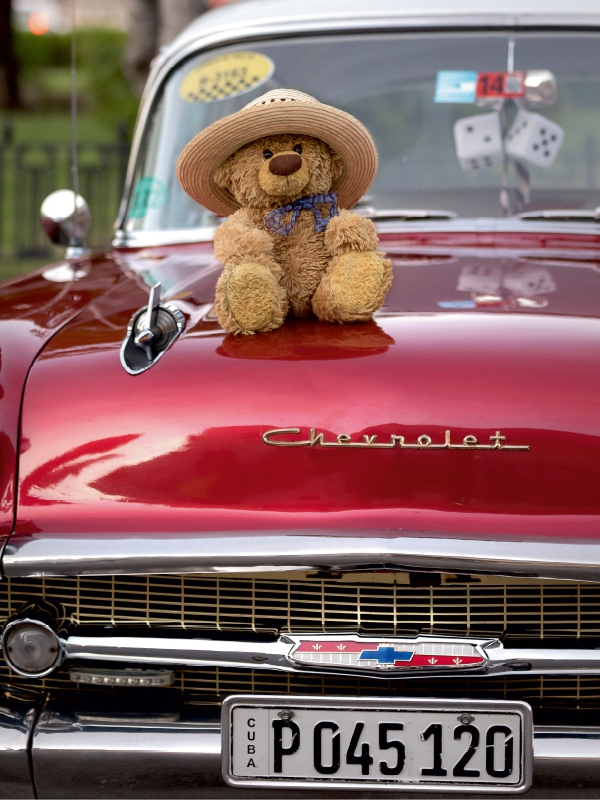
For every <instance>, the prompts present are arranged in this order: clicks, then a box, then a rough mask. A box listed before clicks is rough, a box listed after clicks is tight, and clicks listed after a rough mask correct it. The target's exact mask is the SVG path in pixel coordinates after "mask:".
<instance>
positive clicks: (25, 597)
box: [0, 573, 600, 639]
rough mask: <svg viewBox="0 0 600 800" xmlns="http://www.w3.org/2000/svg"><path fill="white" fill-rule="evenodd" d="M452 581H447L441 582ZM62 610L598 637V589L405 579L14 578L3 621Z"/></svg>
mask: <svg viewBox="0 0 600 800" xmlns="http://www.w3.org/2000/svg"><path fill="white" fill-rule="evenodd" d="M444 580H446V578H444ZM32 601H44V602H46V603H50V604H52V605H53V606H55V607H56V608H57V610H58V612H59V615H60V617H61V619H62V621H63V623H64V625H69V624H77V625H114V626H144V627H150V628H172V629H188V630H220V631H236V630H237V631H240V630H242V631H244V630H245V631H271V632H274V633H278V632H335V631H358V632H363V633H373V634H377V633H381V634H384V635H392V634H408V635H412V634H414V633H417V632H421V633H436V634H443V633H449V634H457V635H475V636H501V635H503V634H506V633H508V634H514V635H516V636H526V637H528V638H535V639H547V638H551V637H565V638H590V637H597V636H599V635H600V584H594V583H577V582H574V581H528V580H527V579H522V580H517V579H514V580H512V579H511V580H506V581H503V580H502V579H495V580H494V581H492V580H490V579H484V580H482V581H481V582H477V579H475V580H474V581H473V582H470V583H455V582H450V581H449V582H444V583H442V585H441V586H431V587H418V586H411V585H409V583H408V579H407V575H406V574H405V573H400V574H398V575H396V576H391V575H387V576H386V575H378V574H376V573H373V574H371V575H370V576H368V579H367V578H362V579H358V578H356V577H351V576H344V578H343V579H340V580H335V579H331V578H317V577H302V576H299V577H294V578H289V577H288V578H285V577H269V578H265V577H256V578H247V577H246V578H240V577H205V576H194V575H151V576H102V577H77V578H45V579H44V578H36V579H33V578H28V579H8V580H5V581H1V582H0V618H2V619H4V620H5V619H7V618H8V617H9V616H11V615H12V614H15V613H16V612H18V610H19V608H21V607H22V606H23V605H25V604H26V603H30V602H32Z"/></svg>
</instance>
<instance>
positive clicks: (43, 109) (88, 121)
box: [0, 0, 235, 280]
mask: <svg viewBox="0 0 600 800" xmlns="http://www.w3.org/2000/svg"><path fill="white" fill-rule="evenodd" d="M232 1H235V0H76V24H77V97H78V107H79V116H78V140H79V170H80V179H79V180H80V192H81V194H82V195H83V197H85V199H86V200H87V202H88V203H89V205H90V208H91V212H92V230H91V233H90V236H89V244H90V246H92V247H101V246H103V245H106V244H108V243H109V242H110V239H111V234H112V224H113V222H114V219H115V216H116V212H117V208H118V204H119V201H120V197H121V190H122V186H123V182H124V178H125V171H126V168H127V159H128V156H129V146H130V141H131V135H132V132H133V125H134V123H135V117H136V113H137V107H138V103H139V98H140V95H141V93H142V90H143V88H144V83H145V81H146V78H147V75H148V70H149V67H150V62H151V61H152V59H153V58H154V56H155V55H156V53H157V52H158V50H159V48H160V47H162V46H164V45H167V44H169V43H170V42H171V41H172V40H173V39H174V38H175V37H176V36H177V34H178V33H179V32H180V31H181V30H183V28H184V27H185V26H186V25H187V24H188V23H189V22H191V21H192V20H193V19H195V18H196V17H197V16H199V15H200V14H203V13H204V12H206V11H207V10H209V9H210V8H214V7H215V6H219V5H225V4H226V3H227V2H232ZM70 29H71V0H0V280H3V279H4V278H8V277H11V276H13V275H16V274H19V273H22V272H26V271H29V270H31V269H35V268H36V267H38V266H42V265H43V264H44V263H47V262H48V260H50V259H51V258H53V257H55V258H56V257H60V254H61V253H62V251H55V252H53V251H52V248H51V246H50V244H49V242H48V239H47V238H46V236H45V235H44V234H43V232H42V230H41V228H40V225H39V209H40V205H41V203H42V200H43V199H44V198H45V197H46V195H48V194H50V192H52V191H54V190H55V189H66V188H70V184H69V181H70V178H69V149H70V137H71V121H70V113H69V108H70V88H71V75H70V47H71V37H70Z"/></svg>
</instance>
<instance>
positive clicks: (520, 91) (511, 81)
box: [476, 72, 525, 98]
mask: <svg viewBox="0 0 600 800" xmlns="http://www.w3.org/2000/svg"><path fill="white" fill-rule="evenodd" d="M524 94H525V73H524V72H480V73H479V75H478V76H477V89H476V97H485V98H502V97H523V95H524Z"/></svg>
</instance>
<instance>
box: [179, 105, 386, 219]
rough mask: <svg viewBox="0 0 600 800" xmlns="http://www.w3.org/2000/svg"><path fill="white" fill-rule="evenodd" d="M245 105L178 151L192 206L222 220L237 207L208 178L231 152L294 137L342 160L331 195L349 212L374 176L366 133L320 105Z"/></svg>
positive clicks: (352, 121)
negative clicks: (304, 138)
mask: <svg viewBox="0 0 600 800" xmlns="http://www.w3.org/2000/svg"><path fill="white" fill-rule="evenodd" d="M285 105H286V107H285V109H284V108H283V107H282V106H278V104H277V103H273V104H271V103H269V104H268V105H267V106H266V107H265V106H263V105H255V106H249V107H247V108H243V109H242V110H241V111H238V112H236V113H235V114H232V115H231V116H229V117H224V118H223V119H220V120H217V122H214V123H213V124H212V125H210V126H209V127H208V128H205V129H204V130H203V131H201V132H200V133H199V134H198V135H197V136H195V137H194V138H193V139H192V141H191V142H189V143H188V144H187V145H186V146H185V148H184V149H183V151H182V153H181V155H180V156H179V158H178V160H177V178H178V179H179V182H180V184H181V186H182V187H183V189H184V190H185V191H186V192H187V193H188V194H189V195H190V197H192V198H193V199H194V200H195V201H196V202H197V203H200V205H202V206H204V207H205V208H208V209H209V210H210V211H213V212H214V213H215V214H218V215H219V216H221V217H226V216H228V215H229V214H231V213H232V212H233V211H236V210H237V209H238V208H239V207H240V205H239V203H238V202H237V201H236V200H235V198H234V197H233V196H232V195H231V194H230V193H229V192H228V191H227V190H225V189H222V188H221V187H219V186H217V185H216V184H215V183H214V181H213V175H214V172H215V170H216V169H217V167H218V166H220V165H221V164H222V163H223V162H224V161H225V160H226V159H227V158H228V157H229V156H230V155H231V154H232V153H235V151H236V150H239V149H240V147H244V145H247V144H249V143H250V142H253V141H255V140H256V139H261V138H262V137H263V136H274V135H278V134H286V133H291V134H298V135H304V136H312V137H314V138H315V139H320V140H321V141H323V142H325V143H326V144H328V145H329V146H330V147H331V148H332V150H334V151H335V152H336V153H337V154H338V155H339V156H340V158H341V159H342V162H343V164H344V170H343V173H342V175H341V176H340V178H338V180H337V181H336V184H335V185H334V186H332V187H331V188H332V191H337V193H338V202H339V205H340V208H352V206H354V205H355V204H356V203H357V202H358V201H359V200H360V198H361V197H362V196H363V194H364V193H365V192H366V190H367V188H368V187H369V186H370V184H371V183H372V181H373V179H374V177H375V174H376V172H377V149H376V147H375V142H374V141H373V139H372V137H371V134H370V133H369V131H368V130H367V129H366V128H365V126H364V125H363V124H362V123H361V122H359V121H358V120H357V119H356V118H355V117H353V116H352V115H351V114H347V113H346V112H345V111H341V110H340V109H338V108H334V107H333V106H327V105H324V104H323V103H306V102H300V101H296V102H294V103H286V104H285Z"/></svg>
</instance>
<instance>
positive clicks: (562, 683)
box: [0, 662, 600, 710]
mask: <svg viewBox="0 0 600 800" xmlns="http://www.w3.org/2000/svg"><path fill="white" fill-rule="evenodd" d="M72 666H75V664H74V663H70V664H69V665H68V666H63V667H61V668H60V669H58V670H57V671H56V672H55V673H53V674H52V675H50V676H49V677H47V678H43V679H42V680H35V681H33V680H23V678H20V677H19V676H18V675H15V674H14V673H12V672H11V671H10V670H9V668H8V667H7V666H6V664H4V663H3V662H0V684H3V685H10V686H13V687H15V688H21V689H29V690H31V689H34V688H38V689H42V690H44V691H47V692H49V693H50V694H51V695H53V696H54V697H57V696H62V697H65V696H67V695H69V694H72V695H75V694H76V693H77V692H78V690H79V686H78V685H77V684H75V683H73V682H72V681H71V680H70V679H69V669H70V668H71V667H72ZM84 666H86V667H89V666H90V663H89V662H87V663H86V664H85V665H84ZM101 666H102V667H103V668H106V666H107V665H106V663H103V664H102V665H101ZM119 666H120V667H122V665H119ZM81 689H82V690H85V691H86V692H94V693H97V692H102V693H103V695H105V694H106V693H107V692H109V693H111V694H113V695H116V696H119V693H123V692H128V691H129V692H131V691H133V692H135V693H138V694H139V693H141V692H144V691H146V692H148V691H150V692H153V693H154V694H153V697H155V698H156V700H158V699H164V698H167V699H168V700H169V701H173V702H177V701H180V700H181V701H183V702H186V703H193V704H200V705H218V704H220V703H221V702H222V701H223V700H224V699H225V698H226V697H227V696H228V695H230V694H239V693H243V694H290V695H299V694H311V695H322V696H336V695H340V696H341V695H349V696H352V697H361V696H365V697H467V698H473V699H488V700H490V699H496V700H525V701H526V702H528V703H530V704H531V706H532V707H533V708H547V709H552V708H565V709H570V710H574V709H586V708H598V705H599V703H600V677H599V676H597V675H596V676H583V677H582V676H577V675H573V676H559V677H554V676H544V675H517V674H516V675H509V676H506V677H498V678H494V677H482V678H469V677H464V676H463V677H460V676H456V677H453V678H435V679H428V678H425V679H424V678H420V679H418V680H406V679H395V680H375V679H369V678H349V677H345V676H340V675H308V674H306V675H304V674H293V673H284V672H269V671H262V670H251V669H223V668H220V667H203V668H199V669H193V668H188V667H186V668H183V667H181V668H177V669H175V682H174V684H173V685H172V686H170V687H165V688H160V689H152V690H143V689H133V690H132V689H126V688H121V687H105V686H102V687H100V686H98V687H90V686H87V685H86V686H85V687H83V686H82V687H81ZM150 702H153V701H150Z"/></svg>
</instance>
